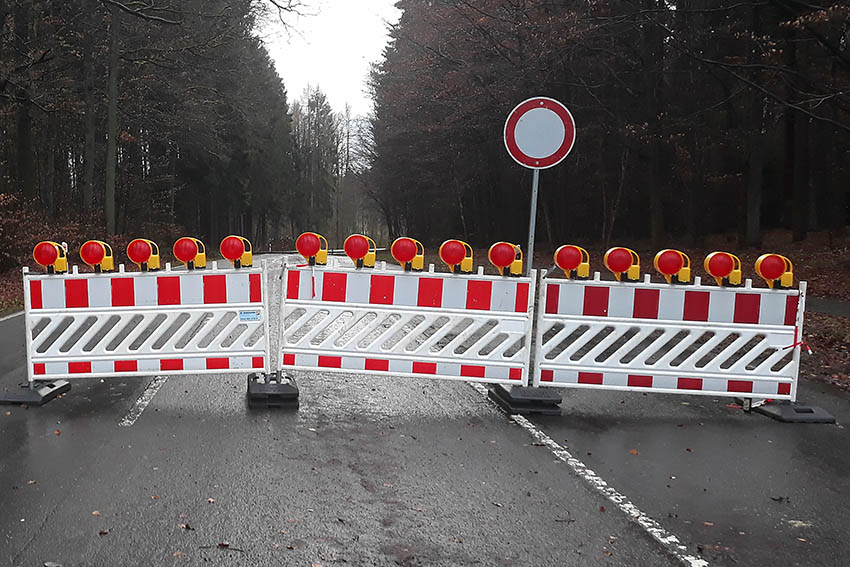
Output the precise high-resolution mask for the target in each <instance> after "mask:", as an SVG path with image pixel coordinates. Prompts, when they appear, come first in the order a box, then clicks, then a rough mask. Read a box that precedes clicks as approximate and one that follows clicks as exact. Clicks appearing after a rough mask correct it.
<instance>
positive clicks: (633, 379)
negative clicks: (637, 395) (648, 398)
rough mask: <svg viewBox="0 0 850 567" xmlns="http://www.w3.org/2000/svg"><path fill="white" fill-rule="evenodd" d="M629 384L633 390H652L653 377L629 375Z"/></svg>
mask: <svg viewBox="0 0 850 567" xmlns="http://www.w3.org/2000/svg"><path fill="white" fill-rule="evenodd" d="M628 384H629V386H631V387H632V388H652V376H644V375H641V374H629V382H628Z"/></svg>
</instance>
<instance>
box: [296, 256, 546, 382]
mask: <svg viewBox="0 0 850 567" xmlns="http://www.w3.org/2000/svg"><path fill="white" fill-rule="evenodd" d="M284 282H285V286H286V289H285V301H284V313H283V316H284V321H283V327H284V338H283V352H284V355H283V364H284V367H287V368H295V369H306V370H325V371H340V372H358V373H367V374H386V373H390V374H392V375H400V376H423V377H429V378H443V379H456V380H465V381H470V382H487V383H504V384H515V385H523V386H524V385H527V384H528V383H529V375H528V368H529V355H530V344H529V341H528V337H529V336H530V334H531V328H532V323H533V313H532V311H533V301H534V296H535V284H534V277H531V278H504V277H499V276H485V275H483V274H482V273H480V272H479V274H478V275H454V274H445V273H435V272H433V271H430V272H419V273H412V272H400V271H391V270H386V269H385V267H384V266H380V267H377V268H375V269H373V270H369V271H364V270H362V269H360V270H358V269H355V268H350V269H349V268H324V267H314V266H300V267H287V268H286V273H285V277H284Z"/></svg>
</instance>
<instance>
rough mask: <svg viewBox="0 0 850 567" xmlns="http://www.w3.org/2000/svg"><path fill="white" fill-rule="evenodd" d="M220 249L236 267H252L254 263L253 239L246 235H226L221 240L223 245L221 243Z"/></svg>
mask: <svg viewBox="0 0 850 567" xmlns="http://www.w3.org/2000/svg"><path fill="white" fill-rule="evenodd" d="M219 251H220V252H221V255H222V256H223V257H224V258H225V259H226V260H229V261H230V263H231V264H233V267H234V268H236V269H239V268H250V267H251V266H252V265H253V263H254V255H253V253H252V252H251V241H250V240H248V239H247V238H245V237H244V236H238V235H235V234H231V235H230V236H225V237H224V238H223V239H222V241H221V245H219Z"/></svg>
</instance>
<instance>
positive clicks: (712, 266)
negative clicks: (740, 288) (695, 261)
mask: <svg viewBox="0 0 850 567" xmlns="http://www.w3.org/2000/svg"><path fill="white" fill-rule="evenodd" d="M703 267H704V268H705V271H706V272H708V274H709V275H710V276H711V277H713V278H714V281H716V282H717V285H719V286H737V285H741V260H740V259H739V258H738V257H737V256H735V255H734V254H730V253H729V252H712V253H711V254H709V255H708V256H706V257H705V261H704V262H703Z"/></svg>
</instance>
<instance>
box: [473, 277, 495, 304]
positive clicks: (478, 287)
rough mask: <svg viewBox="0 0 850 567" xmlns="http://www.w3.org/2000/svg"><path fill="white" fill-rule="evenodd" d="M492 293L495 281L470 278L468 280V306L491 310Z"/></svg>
mask: <svg viewBox="0 0 850 567" xmlns="http://www.w3.org/2000/svg"><path fill="white" fill-rule="evenodd" d="M492 294H493V282H491V281H476V280H469V281H468V282H466V308H467V309H476V310H481V311H489V310H490V296H491V295H492Z"/></svg>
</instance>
